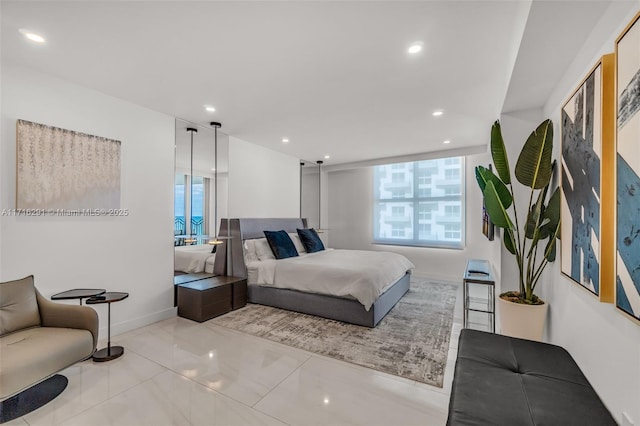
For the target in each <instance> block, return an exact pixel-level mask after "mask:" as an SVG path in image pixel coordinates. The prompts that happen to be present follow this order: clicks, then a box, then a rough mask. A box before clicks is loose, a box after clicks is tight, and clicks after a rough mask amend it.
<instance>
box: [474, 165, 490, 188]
mask: <svg viewBox="0 0 640 426" xmlns="http://www.w3.org/2000/svg"><path fill="white" fill-rule="evenodd" d="M484 170H486V167H483V166H476V168H475V171H476V180H477V181H478V186H479V187H480V191H484V187H485V186H487V181H486V180H485V177H484V176H483V171H484Z"/></svg>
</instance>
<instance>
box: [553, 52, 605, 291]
mask: <svg viewBox="0 0 640 426" xmlns="http://www.w3.org/2000/svg"><path fill="white" fill-rule="evenodd" d="M613 66H614V55H613V54H611V55H605V56H603V58H602V59H601V60H600V61H599V62H598V63H597V64H596V65H595V66H594V68H593V69H591V71H590V72H589V73H588V74H587V76H586V77H585V79H584V80H583V81H582V82H581V83H580V85H579V86H578V88H577V89H576V90H575V91H574V92H573V94H572V95H571V97H570V98H569V99H568V100H567V102H566V103H565V104H564V106H563V107H562V109H561V114H562V119H561V140H562V156H561V172H562V173H561V175H562V194H563V197H562V201H561V209H560V214H561V220H562V228H561V247H562V250H561V271H562V273H563V274H564V275H566V276H567V277H569V278H571V279H572V280H573V281H574V282H576V283H577V284H579V285H581V286H582V287H584V288H585V289H587V290H589V291H590V292H592V293H593V294H595V295H596V296H598V297H599V298H600V300H601V301H606V302H612V301H613V279H612V277H613V272H612V271H613V260H612V259H611V256H607V254H608V253H609V252H610V251H611V250H612V235H613V230H612V227H611V226H610V225H612V221H611V219H612V218H609V223H606V221H605V220H604V219H605V217H606V215H607V214H608V212H606V211H605V210H606V209H609V208H611V207H610V205H606V206H605V204H604V202H603V201H604V200H603V196H604V195H605V192H606V191H607V190H606V189H605V187H607V185H609V184H610V183H611V182H612V177H611V176H607V173H608V174H610V175H612V173H613V170H611V169H609V171H606V170H605V169H606V167H605V163H604V162H605V161H610V157H612V152H611V151H612V150H613V149H614V121H613V120H612V117H613V116H612V114H613V111H614V104H613V96H611V95H610V94H608V92H609V93H612V91H613V78H614V75H613ZM607 91H608V92H607ZM607 150H609V151H610V152H608V153H606V152H605V151H607ZM607 154H608V156H607ZM603 206H605V207H603ZM607 244H608V245H609V247H608V248H607ZM607 250H609V252H608V251H607ZM607 274H608V275H607Z"/></svg>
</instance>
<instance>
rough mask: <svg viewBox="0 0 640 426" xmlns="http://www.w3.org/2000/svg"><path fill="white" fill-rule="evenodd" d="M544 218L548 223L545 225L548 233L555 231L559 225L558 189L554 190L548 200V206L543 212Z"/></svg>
mask: <svg viewBox="0 0 640 426" xmlns="http://www.w3.org/2000/svg"><path fill="white" fill-rule="evenodd" d="M544 217H545V218H546V219H549V223H548V224H547V225H546V226H547V229H548V230H549V233H552V232H554V231H555V229H556V228H557V227H558V224H559V223H560V187H558V188H556V189H555V190H554V191H553V194H551V198H549V204H548V205H547V208H546V209H545V210H544Z"/></svg>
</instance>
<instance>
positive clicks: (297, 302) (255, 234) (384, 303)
mask: <svg viewBox="0 0 640 426" xmlns="http://www.w3.org/2000/svg"><path fill="white" fill-rule="evenodd" d="M305 227H306V219H299V218H295V219H289V218H286V219H222V221H221V224H220V233H219V235H220V236H222V237H227V238H228V239H225V240H224V241H225V244H223V245H221V246H220V247H219V248H218V249H217V251H216V257H215V265H214V273H215V274H216V275H233V276H236V277H243V278H246V277H247V268H246V265H245V264H244V255H243V252H242V244H243V242H244V240H248V239H253V238H264V232H263V231H265V230H266V231H279V230H281V229H283V230H285V231H287V232H296V228H305ZM227 244H229V250H227ZM227 253H231V259H227V257H226V256H227ZM410 279H411V273H410V271H407V273H406V274H405V275H404V276H403V277H402V278H400V279H399V280H398V281H397V282H396V283H395V284H393V285H392V286H391V287H389V288H388V289H387V290H386V291H385V292H384V293H383V294H382V295H380V297H378V299H377V300H376V301H375V302H374V304H373V305H372V306H371V308H370V309H369V311H366V310H365V309H364V306H363V305H362V303H360V302H358V301H357V300H353V299H345V298H341V297H336V296H327V295H322V294H315V293H305V292H302V291H297V290H289V289H283V288H275V287H265V286H259V285H257V284H252V283H249V285H248V300H249V302H250V303H258V304H260V305H267V306H273V307H276V308H282V309H287V310H290V311H295V312H301V313H305V314H311V315H317V316H319V317H323V318H329V319H334V320H338V321H344V322H348V323H351V324H357V325H362V326H365V327H375V326H376V325H378V323H379V322H380V321H381V320H382V318H384V317H385V315H387V313H389V311H390V310H391V309H392V308H393V307H394V306H395V305H396V303H398V301H399V300H400V299H401V298H402V296H404V295H405V293H406V292H407V291H409V281H410Z"/></svg>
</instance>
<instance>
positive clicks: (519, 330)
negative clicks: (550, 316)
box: [498, 297, 547, 341]
mask: <svg viewBox="0 0 640 426" xmlns="http://www.w3.org/2000/svg"><path fill="white" fill-rule="evenodd" d="M498 309H499V310H500V328H501V331H500V332H501V333H502V334H504V335H505V336H511V337H519V338H521V339H529V340H537V341H542V334H543V332H544V321H545V318H546V317H547V304H546V303H545V304H543V305H525V304H522V303H514V302H509V301H507V300H504V299H502V298H500V297H498Z"/></svg>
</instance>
